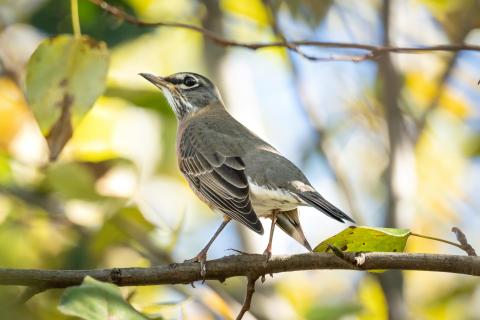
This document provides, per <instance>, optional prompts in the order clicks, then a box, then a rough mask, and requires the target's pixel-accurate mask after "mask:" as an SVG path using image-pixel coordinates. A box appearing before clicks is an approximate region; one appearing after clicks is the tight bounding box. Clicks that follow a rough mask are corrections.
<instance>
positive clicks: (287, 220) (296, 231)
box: [277, 209, 312, 252]
mask: <svg viewBox="0 0 480 320" xmlns="http://www.w3.org/2000/svg"><path fill="white" fill-rule="evenodd" d="M277 225H278V226H279V227H280V229H282V230H283V231H284V232H285V233H286V234H288V235H289V236H290V237H292V238H293V239H295V240H297V241H298V242H299V243H300V244H301V245H302V246H304V247H305V248H307V250H308V251H310V252H311V251H312V247H311V246H310V244H309V243H308V241H307V239H306V238H305V235H304V234H303V230H302V226H301V225H300V220H299V219H298V212H297V209H293V210H290V211H282V212H280V214H278V215H277Z"/></svg>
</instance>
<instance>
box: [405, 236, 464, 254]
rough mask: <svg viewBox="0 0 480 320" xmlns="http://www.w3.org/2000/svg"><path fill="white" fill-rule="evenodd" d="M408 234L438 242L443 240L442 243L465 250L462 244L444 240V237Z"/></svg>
mask: <svg viewBox="0 0 480 320" xmlns="http://www.w3.org/2000/svg"><path fill="white" fill-rule="evenodd" d="M410 235H411V236H414V237H418V238H424V239H429V240H434V241H439V242H443V243H448V244H449V245H452V246H455V247H457V248H460V249H462V250H465V249H464V248H463V247H462V245H460V244H458V243H455V242H452V241H448V240H445V239H440V238H435V237H430V236H424V235H423V234H418V233H414V232H410ZM467 253H468V252H467Z"/></svg>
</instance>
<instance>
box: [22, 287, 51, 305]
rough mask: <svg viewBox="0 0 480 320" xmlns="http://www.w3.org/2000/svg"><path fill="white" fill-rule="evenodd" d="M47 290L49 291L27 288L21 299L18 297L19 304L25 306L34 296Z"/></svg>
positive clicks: (39, 288) (43, 288) (42, 288)
mask: <svg viewBox="0 0 480 320" xmlns="http://www.w3.org/2000/svg"><path fill="white" fill-rule="evenodd" d="M45 290H48V288H45V287H42V286H39V287H27V288H25V290H23V292H22V294H21V295H20V297H18V300H17V303H18V304H24V303H26V302H27V301H28V300H30V299H31V298H32V297H33V296H34V295H36V294H39V293H41V292H43V291H45Z"/></svg>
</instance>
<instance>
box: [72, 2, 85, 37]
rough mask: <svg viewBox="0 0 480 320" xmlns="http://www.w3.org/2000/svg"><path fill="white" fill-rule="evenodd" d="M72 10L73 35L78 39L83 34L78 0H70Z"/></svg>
mask: <svg viewBox="0 0 480 320" xmlns="http://www.w3.org/2000/svg"><path fill="white" fill-rule="evenodd" d="M70 10H71V14H72V28H73V35H74V36H75V38H76V39H78V38H80V37H81V36H82V31H81V29H80V16H79V15H78V0H70Z"/></svg>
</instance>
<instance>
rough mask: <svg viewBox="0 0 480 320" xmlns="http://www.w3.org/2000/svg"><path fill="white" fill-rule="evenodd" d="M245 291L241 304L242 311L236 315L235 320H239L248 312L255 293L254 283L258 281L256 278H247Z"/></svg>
mask: <svg viewBox="0 0 480 320" xmlns="http://www.w3.org/2000/svg"><path fill="white" fill-rule="evenodd" d="M247 280H248V282H247V289H246V293H245V301H244V302H243V305H242V309H240V312H239V313H238V316H237V318H236V320H241V319H242V318H243V316H244V315H245V313H246V312H247V311H248V310H250V305H251V304H252V298H253V294H254V293H255V282H256V281H257V280H258V277H248V279H247Z"/></svg>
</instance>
